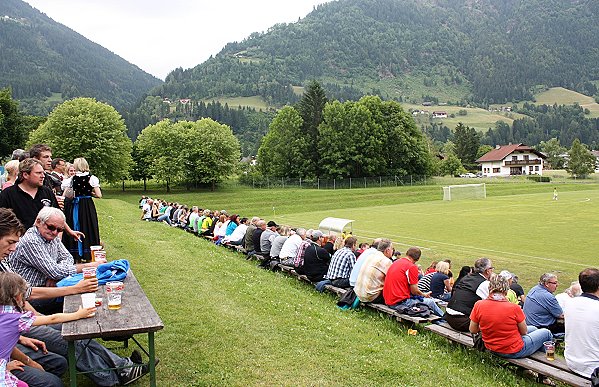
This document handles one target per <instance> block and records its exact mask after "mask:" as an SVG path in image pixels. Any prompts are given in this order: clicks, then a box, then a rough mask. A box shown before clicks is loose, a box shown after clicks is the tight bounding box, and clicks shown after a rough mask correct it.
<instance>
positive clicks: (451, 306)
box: [443, 258, 493, 332]
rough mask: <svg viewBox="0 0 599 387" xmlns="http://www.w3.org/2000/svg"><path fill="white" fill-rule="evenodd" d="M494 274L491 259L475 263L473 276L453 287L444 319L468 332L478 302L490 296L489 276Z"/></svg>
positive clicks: (460, 329)
mask: <svg viewBox="0 0 599 387" xmlns="http://www.w3.org/2000/svg"><path fill="white" fill-rule="evenodd" d="M492 273H493V263H492V262H491V260H490V259H489V258H479V259H477V260H476V262H474V269H473V272H472V273H471V274H468V275H466V276H465V277H462V279H461V280H459V281H456V283H455V284H454V285H453V293H452V295H451V298H450V299H449V302H448V303H447V308H446V309H445V315H443V319H445V320H446V321H447V323H448V324H449V325H450V326H451V327H452V328H453V329H455V330H457V331H460V332H468V331H469V328H470V313H471V312H472V308H474V304H475V303H476V301H479V300H485V299H486V298H487V297H488V296H489V281H488V278H489V276H490V275H491V274H492Z"/></svg>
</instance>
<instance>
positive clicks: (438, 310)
mask: <svg viewBox="0 0 599 387" xmlns="http://www.w3.org/2000/svg"><path fill="white" fill-rule="evenodd" d="M419 302H420V301H418V300H415V299H413V298H408V299H407V300H403V301H402V302H400V303H399V304H397V305H401V306H407V307H410V306H412V305H415V304H417V303H419ZM422 302H423V303H424V304H426V306H428V307H429V309H430V310H431V312H433V314H436V315H437V316H439V317H443V311H442V310H441V308H439V307H438V306H437V303H436V302H435V301H433V299H432V298H427V297H425V298H424V299H423V300H422ZM394 306H395V305H394ZM392 308H393V306H392Z"/></svg>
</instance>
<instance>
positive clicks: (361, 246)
mask: <svg viewBox="0 0 599 387" xmlns="http://www.w3.org/2000/svg"><path fill="white" fill-rule="evenodd" d="M369 248H370V245H369V244H368V243H366V242H363V243H360V244H359V245H358V250H356V251H355V253H356V258H360V255H361V254H362V253H363V252H364V251H366V250H368V249H369Z"/></svg>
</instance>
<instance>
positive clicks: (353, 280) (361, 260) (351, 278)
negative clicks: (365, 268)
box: [349, 247, 377, 287]
mask: <svg viewBox="0 0 599 387" xmlns="http://www.w3.org/2000/svg"><path fill="white" fill-rule="evenodd" d="M376 251H377V250H376V249H375V248H374V247H370V248H369V249H368V250H366V251H364V252H363V253H362V254H360V256H359V257H358V260H357V261H356V264H355V265H354V268H353V269H352V271H351V274H350V275H349V286H351V287H354V286H356V281H358V274H360V269H361V268H362V265H363V264H364V261H366V259H365V258H366V257H367V256H369V255H370V254H372V253H374V252H376Z"/></svg>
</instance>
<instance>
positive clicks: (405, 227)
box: [88, 179, 599, 386]
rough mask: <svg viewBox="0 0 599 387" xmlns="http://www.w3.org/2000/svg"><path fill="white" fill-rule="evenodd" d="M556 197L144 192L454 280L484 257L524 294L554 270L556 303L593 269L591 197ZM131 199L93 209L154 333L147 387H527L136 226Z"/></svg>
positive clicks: (420, 338) (489, 364) (218, 253)
mask: <svg viewBox="0 0 599 387" xmlns="http://www.w3.org/2000/svg"><path fill="white" fill-rule="evenodd" d="M461 180H464V179H461ZM455 181H460V179H456V180H454V182H455ZM478 181H479V180H478V179H477V182H478ZM460 182H462V183H463V181H460ZM558 189H559V192H560V196H559V199H560V200H559V201H558V202H553V201H551V196H552V192H553V185H548V184H539V183H527V182H523V181H519V180H518V181H502V182H501V183H500V182H497V183H494V184H493V183H491V184H488V187H487V191H488V198H487V199H485V200H478V201H455V202H443V201H441V200H440V198H441V186H440V185H436V186H421V187H400V188H394V187H393V188H380V189H374V188H373V189H353V190H336V191H331V190H320V191H318V190H307V189H277V190H252V189H243V188H239V187H232V188H231V187H230V188H225V189H223V190H221V191H219V192H209V191H198V192H187V191H174V192H173V193H171V194H168V195H167V194H165V192H164V191H152V192H149V193H150V194H151V195H152V196H153V197H163V198H165V199H169V200H178V201H181V202H184V203H187V204H198V205H201V206H205V207H208V208H218V209H221V208H226V209H227V210H229V211H231V212H239V213H241V214H243V215H254V214H257V215H261V216H263V217H266V218H267V219H275V220H276V221H277V222H278V223H281V224H291V225H294V226H305V227H314V226H316V225H317V224H318V222H319V221H320V220H321V219H322V218H324V217H326V216H336V217H348V218H350V219H354V220H355V222H354V226H353V231H354V234H356V235H357V236H359V237H360V239H363V240H370V239H372V238H373V237H376V236H386V237H390V238H391V239H392V240H394V241H395V242H396V244H397V246H398V247H399V249H404V248H405V247H406V246H410V245H418V246H421V247H422V249H423V252H424V255H423V258H422V263H423V264H424V265H428V263H429V262H430V261H431V260H432V259H438V258H451V259H452V260H453V262H454V267H456V268H457V267H459V266H461V265H462V264H472V262H473V261H474V259H475V258H477V257H480V256H489V257H491V258H492V259H493V260H494V261H495V264H494V266H495V267H496V269H497V270H500V269H503V268H507V269H510V270H512V271H515V272H517V273H518V274H519V275H520V277H521V279H522V282H523V284H524V287H525V288H528V287H530V286H531V285H533V283H534V282H535V279H536V278H537V277H538V275H539V274H541V273H542V272H544V271H556V272H558V273H559V275H560V280H561V285H560V288H559V289H560V290H561V289H563V288H565V287H566V286H567V283H568V282H569V281H571V280H572V279H573V278H574V277H575V275H576V273H577V272H578V271H580V269H582V268H583V267H586V266H592V265H593V264H595V265H596V259H595V258H594V250H595V244H594V242H593V241H594V240H596V239H597V235H596V234H597V232H598V231H597V230H598V229H599V228H598V227H596V226H597V224H596V223H597V222H599V221H597V219H599V216H598V215H599V186H598V185H597V184H596V183H594V182H589V183H588V184H572V183H562V184H560V185H559V186H558ZM140 194H141V192H138V191H128V192H126V193H124V194H123V193H120V192H118V191H116V190H111V189H105V197H104V199H102V200H97V201H96V203H97V208H98V214H99V218H100V223H101V236H102V239H103V240H104V241H105V242H106V244H107V251H108V255H109V258H113V259H116V258H127V259H129V260H130V262H131V264H132V269H133V270H134V272H135V274H136V277H137V278H138V280H139V282H140V283H141V284H142V287H143V288H144V290H145V291H146V293H147V295H148V297H149V298H150V300H151V302H152V304H153V305H154V307H155V308H156V310H157V312H158V313H159V315H160V316H161V318H162V320H163V322H164V325H165V329H164V330H163V331H161V332H159V333H158V334H157V336H156V345H157V353H158V355H159V357H160V358H161V363H160V365H159V366H158V385H165V386H166V385H177V386H204V385H235V386H240V385H244V386H245V385H360V386H379V385H393V386H397V385H401V386H433V385H438V383H439V381H440V380H442V381H443V382H444V383H453V384H457V385H464V386H480V385H494V386H512V385H532V384H531V382H529V381H527V380H524V379H521V378H520V377H518V376H517V375H516V373H515V372H514V370H513V369H506V365H505V364H504V363H502V362H501V361H499V360H497V359H495V358H492V357H490V356H487V355H485V354H480V353H477V352H473V351H468V350H465V349H462V348H458V347H455V346H454V345H451V344H448V343H446V342H445V341H444V340H442V339H441V338H439V337H436V336H435V335H433V334H430V333H428V332H425V331H423V330H422V329H419V333H418V335H417V336H409V335H407V334H406V330H407V328H409V327H408V326H403V325H400V324H398V323H396V322H393V321H391V320H389V319H387V318H385V316H383V315H380V314H378V313H375V312H373V311H371V310H358V311H354V312H344V311H340V310H339V309H337V308H336V307H335V299H334V298H333V297H332V296H330V295H328V294H319V293H317V292H315V291H314V290H313V289H312V288H311V287H310V286H308V285H306V284H303V283H300V282H298V281H297V280H295V279H293V278H290V277H287V276H285V275H283V274H280V273H271V272H266V271H263V270H260V269H257V268H256V267H255V263H253V262H250V261H246V260H244V259H243V257H242V256H240V255H238V254H235V253H232V252H230V251H228V250H225V249H222V248H218V247H216V246H214V245H212V244H211V243H209V242H207V241H204V240H201V239H199V238H196V237H194V236H193V235H191V234H188V233H185V232H182V231H181V230H178V229H173V228H169V227H167V226H165V225H164V224H160V223H153V222H151V223H148V222H142V221H140V220H139V215H140V211H139V209H138V207H137V201H138V199H139V195H140ZM273 206H274V207H275V212H276V215H274V216H273V212H272V207H273ZM402 251H403V250H402ZM124 302H126V299H125V301H124ZM508 368H509V367H508ZM145 382H146V380H144V383H142V382H140V383H138V384H137V385H142V384H145ZM88 385H89V384H88Z"/></svg>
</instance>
